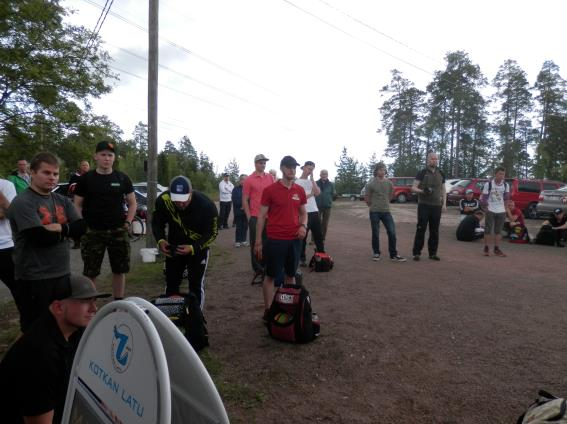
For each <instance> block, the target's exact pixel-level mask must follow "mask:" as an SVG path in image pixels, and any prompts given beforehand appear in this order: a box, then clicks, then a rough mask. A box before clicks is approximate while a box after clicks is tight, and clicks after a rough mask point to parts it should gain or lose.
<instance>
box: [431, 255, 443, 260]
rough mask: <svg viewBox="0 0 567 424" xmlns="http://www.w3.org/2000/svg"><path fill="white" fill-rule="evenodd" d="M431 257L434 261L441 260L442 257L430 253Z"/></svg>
mask: <svg viewBox="0 0 567 424" xmlns="http://www.w3.org/2000/svg"><path fill="white" fill-rule="evenodd" d="M429 259H431V260H432V261H440V260H441V258H440V257H439V256H437V255H429Z"/></svg>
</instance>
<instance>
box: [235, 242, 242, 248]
mask: <svg viewBox="0 0 567 424" xmlns="http://www.w3.org/2000/svg"><path fill="white" fill-rule="evenodd" d="M240 246H242V243H239V242H236V243H234V247H240Z"/></svg>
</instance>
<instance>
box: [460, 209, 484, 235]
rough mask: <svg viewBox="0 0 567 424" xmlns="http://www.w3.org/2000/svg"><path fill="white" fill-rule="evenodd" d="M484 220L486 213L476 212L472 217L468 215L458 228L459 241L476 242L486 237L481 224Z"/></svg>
mask: <svg viewBox="0 0 567 424" xmlns="http://www.w3.org/2000/svg"><path fill="white" fill-rule="evenodd" d="M483 219H484V212H483V211H481V210H477V211H475V212H474V213H473V214H472V215H467V216H465V218H464V219H463V220H462V221H461V223H460V224H459V226H458V227H457V240H459V241H474V240H478V239H481V238H483V237H484V228H482V227H481V226H480V222H481V221H482V220H483Z"/></svg>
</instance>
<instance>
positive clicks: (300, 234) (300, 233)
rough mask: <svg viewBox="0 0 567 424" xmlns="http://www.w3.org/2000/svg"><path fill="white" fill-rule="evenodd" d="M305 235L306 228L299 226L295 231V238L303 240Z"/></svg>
mask: <svg viewBox="0 0 567 424" xmlns="http://www.w3.org/2000/svg"><path fill="white" fill-rule="evenodd" d="M306 234H307V228H305V226H303V225H300V226H299V229H298V230H297V238H298V239H299V240H303V239H304V238H305V235H306Z"/></svg>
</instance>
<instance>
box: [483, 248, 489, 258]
mask: <svg viewBox="0 0 567 424" xmlns="http://www.w3.org/2000/svg"><path fill="white" fill-rule="evenodd" d="M483 252H484V256H490V250H489V249H488V246H484V251H483Z"/></svg>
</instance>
